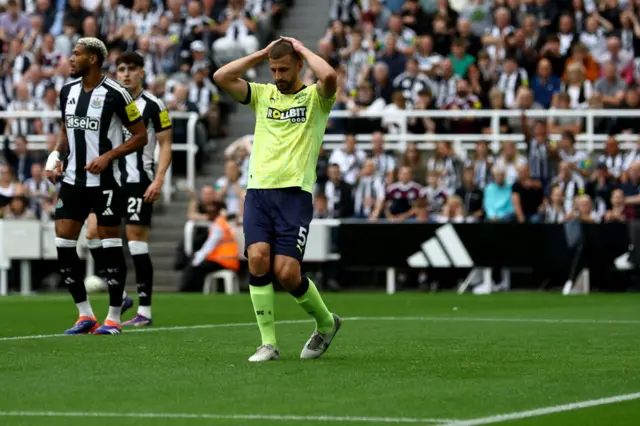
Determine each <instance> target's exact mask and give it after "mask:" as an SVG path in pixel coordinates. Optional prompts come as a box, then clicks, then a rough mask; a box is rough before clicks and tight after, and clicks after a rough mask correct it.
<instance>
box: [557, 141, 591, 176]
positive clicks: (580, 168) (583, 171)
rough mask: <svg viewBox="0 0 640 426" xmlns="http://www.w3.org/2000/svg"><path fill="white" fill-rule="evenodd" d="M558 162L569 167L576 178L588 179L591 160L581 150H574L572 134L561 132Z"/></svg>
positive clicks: (574, 143) (574, 144)
mask: <svg viewBox="0 0 640 426" xmlns="http://www.w3.org/2000/svg"><path fill="white" fill-rule="evenodd" d="M558 156H559V157H560V160H562V161H566V162H567V163H569V164H570V165H571V170H573V173H574V174H575V175H576V178H580V179H583V180H584V179H588V178H589V174H590V166H591V160H590V158H589V155H588V154H587V153H586V152H585V151H582V150H579V149H576V137H575V136H574V134H573V133H571V132H569V131H566V132H562V136H561V139H560V147H559V149H558Z"/></svg>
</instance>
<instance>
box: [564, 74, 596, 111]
mask: <svg viewBox="0 0 640 426" xmlns="http://www.w3.org/2000/svg"><path fill="white" fill-rule="evenodd" d="M560 90H561V91H562V92H565V93H567V94H568V95H569V98H570V99H571V103H570V106H571V108H587V107H588V106H589V102H588V101H589V99H591V96H593V85H592V84H591V82H590V81H589V80H585V81H584V82H583V83H582V84H581V85H580V86H573V85H569V86H568V85H566V84H564V83H563V84H562V85H561V86H560Z"/></svg>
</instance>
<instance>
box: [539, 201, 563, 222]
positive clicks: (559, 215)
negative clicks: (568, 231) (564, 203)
mask: <svg viewBox="0 0 640 426" xmlns="http://www.w3.org/2000/svg"><path fill="white" fill-rule="evenodd" d="M565 216H567V213H566V212H565V211H564V208H562V209H557V208H553V207H552V206H550V205H549V206H547V207H546V208H545V209H544V223H562V222H564V218H565Z"/></svg>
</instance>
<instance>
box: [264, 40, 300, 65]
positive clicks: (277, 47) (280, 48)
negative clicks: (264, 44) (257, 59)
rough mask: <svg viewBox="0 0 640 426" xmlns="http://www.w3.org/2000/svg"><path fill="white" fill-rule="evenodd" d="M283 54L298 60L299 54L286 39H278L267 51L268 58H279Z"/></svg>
mask: <svg viewBox="0 0 640 426" xmlns="http://www.w3.org/2000/svg"><path fill="white" fill-rule="evenodd" d="M285 56H292V57H293V59H295V60H296V61H297V60H300V55H298V53H297V52H296V51H295V49H294V48H293V44H291V42H290V41H287V40H280V41H278V42H277V43H276V44H274V45H273V47H272V48H271V50H270V51H269V59H280V58H284V57H285Z"/></svg>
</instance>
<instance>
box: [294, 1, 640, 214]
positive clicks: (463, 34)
mask: <svg viewBox="0 0 640 426" xmlns="http://www.w3.org/2000/svg"><path fill="white" fill-rule="evenodd" d="M639 12H640V9H638V4H637V2H633V1H628V2H627V1H615V0H613V1H580V0H576V1H573V2H571V1H564V0H559V1H553V2H551V1H545V0H536V1H525V0H523V1H518V0H516V1H488V0H456V1H453V0H450V1H449V0H404V1H402V0H398V1H394V0H386V1H384V0H368V1H352V0H333V1H332V5H331V9H330V16H329V24H328V27H327V30H326V33H325V34H324V36H323V37H322V39H321V40H320V41H319V42H318V49H319V50H320V51H321V52H322V54H323V55H324V57H325V58H326V59H327V60H328V61H330V62H332V63H333V64H334V65H335V66H336V67H337V68H338V69H339V70H340V77H341V79H340V80H341V81H340V89H339V90H340V92H339V93H338V101H337V102H336V104H335V107H334V110H335V111H336V112H335V113H334V115H333V117H334V118H333V119H332V121H331V123H330V126H329V129H328V131H327V134H328V135H327V138H326V141H327V143H325V152H324V153H323V154H322V155H323V157H324V158H323V161H320V163H319V166H318V167H319V169H318V176H319V183H318V185H317V190H316V192H317V194H316V196H318V197H320V198H321V200H322V201H321V202H319V203H317V205H318V206H322V208H323V209H326V211H318V212H317V216H318V217H333V218H344V217H354V216H355V217H367V218H369V219H370V220H380V219H388V220H396V221H398V220H410V219H412V218H415V217H416V216H417V215H419V214H420V212H419V211H421V210H422V209H424V207H425V205H424V204H425V203H424V202H420V203H418V204H419V206H415V205H413V200H414V199H415V198H420V199H424V201H425V202H426V206H427V207H428V211H429V212H430V215H429V216H428V219H427V220H429V221H434V222H468V221H478V220H490V221H496V220H499V221H519V222H525V221H546V222H561V221H565V220H568V219H569V218H582V219H583V220H585V221H593V222H601V221H623V220H625V219H630V218H632V217H634V216H635V214H634V212H635V210H634V209H633V208H632V206H627V207H626V208H623V207H624V206H623V207H621V206H620V202H619V197H618V198H615V197H613V196H612V194H613V193H614V189H615V188H621V189H622V190H623V191H624V195H625V196H626V197H627V200H628V201H630V198H629V197H631V196H633V195H636V194H637V193H638V191H637V184H638V182H637V180H634V179H633V177H634V176H636V175H637V171H635V168H637V167H638V163H637V162H636V161H637V160H639V159H640V158H639V157H638V154H637V149H636V148H635V145H636V143H635V142H636V140H637V137H636V136H635V134H636V133H637V132H638V131H637V129H636V127H637V125H636V124H634V123H635V122H636V121H637V120H634V118H633V116H634V115H635V111H634V110H635V109H636V108H637V106H638V103H639V100H638V93H639V92H638V84H639V83H640V73H639V72H638V66H639V65H640V61H639V60H638V59H637V58H636V56H637V55H636V53H637V51H638V49H640V47H639V46H640V45H639V44H638V41H639V40H640V23H639V22H640V21H639V20H638V19H639V15H638V13H639ZM307 77H308V78H309V79H311V78H312V76H310V75H308V76H307ZM597 109H608V110H616V111H619V110H630V111H629V114H628V115H629V116H620V117H617V116H616V115H615V114H614V115H612V114H611V113H607V112H606V111H605V112H602V113H601V114H600V115H598V111H596V112H595V115H596V117H595V118H594V117H593V116H592V117H590V118H586V117H587V116H588V115H589V113H588V112H587V111H594V110H597ZM492 110H494V111H495V110H501V111H496V112H495V113H493V112H492ZM504 110H510V112H509V111H507V113H506V114H505V112H504ZM414 111H415V112H418V111H426V113H425V114H426V115H419V114H412V112H414ZM349 113H350V114H349ZM572 113H574V114H575V115H574V116H572V115H571V114H572ZM348 115H353V116H354V117H355V118H351V119H347V118H346V116H348ZM492 116H493V117H494V118H491V117H492ZM379 131H381V132H383V133H380V132H379ZM353 134H357V136H356V137H354V136H352V135H353ZM356 140H357V141H358V142H357V143H356ZM385 140H386V141H387V142H386V146H385ZM621 140H624V141H626V142H627V143H625V144H624V147H626V148H629V149H628V150H626V149H624V150H623V149H621V148H622V147H621V146H619V142H620V141H621ZM427 141H428V142H430V143H425V142H427ZM362 142H364V143H362ZM501 142H503V143H501ZM515 142H521V143H518V144H516V143H515ZM522 142H524V143H522ZM602 142H604V143H602ZM496 166H497V167H496ZM492 167H493V168H494V170H493V173H492V170H491V169H492ZM327 170H328V172H327ZM503 181H504V183H501V182H503ZM496 187H498V188H500V191H498V192H500V193H501V196H498V195H496V194H497V192H496V191H495V189H496ZM382 188H384V189H382ZM556 188H557V189H556ZM615 193H616V194H617V195H618V196H619V192H615ZM551 194H553V196H552V195H551ZM505 195H506V196H505ZM614 199H615V201H614ZM325 200H326V201H325ZM500 200H502V201H500ZM560 200H561V201H560ZM576 201H581V203H580V205H578V204H576ZM587 201H588V202H587ZM345 204H348V206H345ZM381 204H382V207H381ZM623 204H624V203H623ZM558 206H562V208H559V207H558ZM585 206H591V210H590V212H586V210H585V209H586V207H585ZM587 213H588V214H587Z"/></svg>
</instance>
